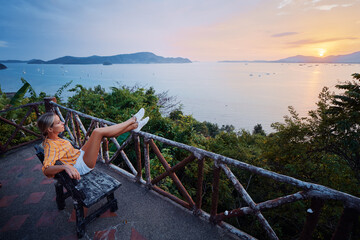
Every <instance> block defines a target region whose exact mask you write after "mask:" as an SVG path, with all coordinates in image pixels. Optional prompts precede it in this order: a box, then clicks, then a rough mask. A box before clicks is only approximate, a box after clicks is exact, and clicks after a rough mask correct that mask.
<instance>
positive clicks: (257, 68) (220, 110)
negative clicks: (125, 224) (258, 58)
mask: <svg viewBox="0 0 360 240" xmlns="http://www.w3.org/2000/svg"><path fill="white" fill-rule="evenodd" d="M6 66H7V67H8V69H6V70H1V71H0V85H1V88H2V90H3V91H5V92H14V91H17V90H18V89H19V88H20V87H21V86H22V83H21V80H20V78H21V77H23V78H25V79H26V80H27V81H28V82H29V83H30V84H31V85H32V86H33V88H34V89H35V91H36V92H37V93H39V92H41V91H43V92H46V93H48V94H50V95H51V94H54V93H55V92H56V91H57V90H58V89H59V88H60V87H61V86H63V85H64V84H65V83H67V82H69V81H71V80H72V81H73V82H72V84H71V86H70V87H73V86H75V85H76V84H81V85H83V86H85V87H93V86H96V85H99V84H100V85H101V86H102V87H103V88H105V89H106V90H109V87H113V86H115V87H117V86H121V85H126V86H130V87H131V86H134V85H137V86H140V87H146V88H149V87H154V89H155V90H156V92H157V93H160V92H163V91H168V94H169V95H170V96H176V97H177V99H178V100H179V101H180V102H181V103H182V104H183V112H184V113H186V114H192V115H193V116H194V117H195V118H196V119H197V120H199V121H209V122H212V123H217V124H219V126H221V125H226V124H232V125H234V126H235V127H236V129H237V130H240V129H245V130H248V131H252V129H253V127H254V126H255V125H256V124H258V123H259V124H262V126H263V128H264V130H265V131H266V132H267V133H270V132H273V131H274V130H273V129H272V128H271V126H270V125H271V123H274V122H283V116H284V115H287V114H288V106H293V107H294V108H295V109H296V110H297V112H298V113H299V114H300V116H306V114H307V112H308V111H309V110H312V109H315V107H316V105H315V103H316V101H317V98H318V94H319V93H320V91H321V89H322V88H323V87H324V86H328V87H329V88H330V89H331V90H332V91H335V90H336V89H335V85H336V84H338V83H339V81H346V80H352V77H351V74H353V73H355V72H360V65H359V64H298V63H290V64H288V63H216V62H194V63H191V64H114V65H111V66H103V65H50V64H41V65H37V64H34V65H33V64H24V63H12V64H6ZM71 94H72V93H69V92H64V93H63V95H62V96H63V97H64V98H65V99H66V98H67V97H68V96H70V95H71Z"/></svg>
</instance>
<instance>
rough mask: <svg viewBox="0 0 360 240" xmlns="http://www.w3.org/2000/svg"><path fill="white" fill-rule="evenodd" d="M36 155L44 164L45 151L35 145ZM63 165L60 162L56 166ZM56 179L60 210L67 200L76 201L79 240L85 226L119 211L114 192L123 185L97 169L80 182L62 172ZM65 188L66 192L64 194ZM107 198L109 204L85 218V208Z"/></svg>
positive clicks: (57, 201) (84, 176) (83, 177)
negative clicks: (107, 214)
mask: <svg viewBox="0 0 360 240" xmlns="http://www.w3.org/2000/svg"><path fill="white" fill-rule="evenodd" d="M35 150H36V155H37V156H38V158H39V160H40V161H41V163H42V164H43V162H44V149H43V148H42V146H40V145H35ZM59 164H62V163H61V162H60V161H57V162H56V165H59ZM54 178H55V179H56V183H55V191H56V203H57V207H58V209H59V210H63V209H64V208H65V199H66V198H68V197H70V196H71V197H72V199H73V200H74V209H75V212H76V233H77V236H78V237H79V238H81V237H83V236H84V233H85V226H86V225H87V224H88V223H90V222H91V221H93V220H95V219H96V218H97V217H99V216H100V215H101V214H103V213H104V212H106V211H107V210H108V209H110V211H111V212H115V211H116V210H117V209H118V206H117V200H116V199H115V197H114V191H115V190H116V189H118V188H119V187H120V186H121V183H120V182H119V181H118V180H116V179H115V178H113V177H111V176H109V175H108V174H106V173H103V172H100V171H97V170H96V169H94V170H92V171H91V172H89V173H87V174H85V175H82V176H81V179H80V180H75V179H72V178H70V176H69V175H68V174H67V173H66V172H65V171H62V172H60V173H57V174H56V175H55V177H54ZM64 188H65V189H66V192H64ZM105 197H106V198H107V202H106V203H105V204H103V205H101V206H100V207H99V208H98V209H97V210H95V211H94V212H93V213H92V214H90V215H88V216H86V217H84V207H86V208H90V207H91V206H93V205H94V204H95V203H97V202H99V201H100V200H101V199H103V198H105Z"/></svg>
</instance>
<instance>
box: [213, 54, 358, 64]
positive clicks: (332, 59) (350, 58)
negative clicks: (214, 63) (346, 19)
mask: <svg viewBox="0 0 360 240" xmlns="http://www.w3.org/2000/svg"><path fill="white" fill-rule="evenodd" d="M219 62H222V63H232V62H233V63H236V62H279V63H360V52H354V53H351V54H347V55H337V56H328V57H311V56H303V55H297V56H293V57H288V58H283V59H280V60H276V61H263V60H256V61H219Z"/></svg>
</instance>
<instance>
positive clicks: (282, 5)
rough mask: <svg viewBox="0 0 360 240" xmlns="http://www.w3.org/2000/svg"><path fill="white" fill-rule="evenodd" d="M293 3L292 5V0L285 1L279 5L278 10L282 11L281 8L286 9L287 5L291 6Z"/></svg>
mask: <svg viewBox="0 0 360 240" xmlns="http://www.w3.org/2000/svg"><path fill="white" fill-rule="evenodd" d="M291 3H292V0H283V1H282V2H281V3H280V4H279V6H278V8H279V9H281V8H283V7H285V6H286V5H289V4H291Z"/></svg>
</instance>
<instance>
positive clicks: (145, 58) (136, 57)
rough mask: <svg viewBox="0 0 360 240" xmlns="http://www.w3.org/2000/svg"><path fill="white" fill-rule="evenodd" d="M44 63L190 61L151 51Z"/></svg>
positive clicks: (71, 58)
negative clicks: (166, 56) (159, 54)
mask: <svg viewBox="0 0 360 240" xmlns="http://www.w3.org/2000/svg"><path fill="white" fill-rule="evenodd" d="M44 63H45V64H104V63H106V64H107V65H109V64H121V63H128V64H129V63H191V61H190V60H189V59H187V58H180V57H177V58H165V57H161V56H157V55H155V54H153V53H151V52H139V53H132V54H119V55H115V56H104V57H101V56H91V57H72V56H65V57H61V58H56V59H54V60H50V61H47V62H44Z"/></svg>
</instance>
